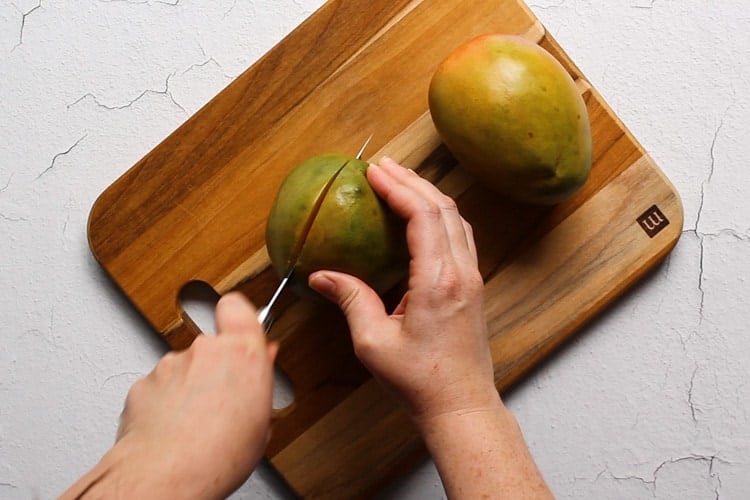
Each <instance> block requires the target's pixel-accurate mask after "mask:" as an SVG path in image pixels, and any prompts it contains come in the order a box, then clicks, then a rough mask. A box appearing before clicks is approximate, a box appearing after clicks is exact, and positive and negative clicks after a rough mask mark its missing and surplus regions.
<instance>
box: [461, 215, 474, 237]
mask: <svg viewBox="0 0 750 500" xmlns="http://www.w3.org/2000/svg"><path fill="white" fill-rule="evenodd" d="M461 223H462V224H463V225H464V231H466V235H467V236H468V237H470V238H473V237H474V228H473V227H472V225H471V223H470V222H468V221H467V220H466V219H464V218H463V217H461Z"/></svg>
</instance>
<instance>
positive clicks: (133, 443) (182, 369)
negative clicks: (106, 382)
mask: <svg viewBox="0 0 750 500" xmlns="http://www.w3.org/2000/svg"><path fill="white" fill-rule="evenodd" d="M216 327H217V330H218V333H217V335H216V336H215V337H208V336H200V337H198V338H196V339H195V341H194V342H193V344H192V346H191V347H190V348H189V349H187V350H185V351H183V352H179V353H174V352H173V353H168V354H166V355H165V356H164V357H163V358H162V359H161V360H160V361H159V363H158V364H157V365H156V368H155V369H154V370H153V371H152V372H151V373H150V374H149V375H148V376H146V377H145V378H143V379H141V380H139V381H138V382H136V383H135V384H134V385H133V386H132V388H131V389H130V392H129V393H128V396H127V400H126V402H125V408H124V410H123V412H122V417H121V422H120V428H119V431H118V434H117V442H116V444H115V446H114V447H113V448H112V450H110V452H109V453H108V454H107V455H106V456H105V457H104V459H103V460H102V462H101V463H100V466H99V468H100V469H101V470H100V476H98V477H96V478H93V481H90V482H89V486H88V487H87V490H88V488H99V490H96V491H100V492H102V493H110V494H111V493H113V492H112V491H109V490H108V488H109V487H112V486H113V485H114V486H115V487H118V488H120V489H121V490H123V491H120V493H126V494H127V496H129V497H132V498H225V497H226V496H228V495H229V494H230V493H231V492H233V491H234V490H235V489H237V488H238V487H239V486H240V485H242V483H243V482H244V481H245V480H246V479H247V477H248V476H249V475H250V473H251V472H252V470H253V469H254V467H255V466H256V465H257V463H258V462H259V461H260V459H261V457H262V455H263V452H264V450H265V446H266V445H267V443H268V439H269V436H270V434H269V433H270V430H269V429H270V427H269V424H270V415H271V402H272V385H273V360H274V358H275V356H276V351H277V345H276V344H271V345H267V344H266V340H265V335H264V333H263V331H262V329H261V326H260V325H259V324H258V321H257V319H256V313H255V310H254V309H253V307H252V305H250V303H249V302H248V301H247V300H246V299H245V298H244V297H243V296H242V295H240V294H238V293H230V294H228V295H226V296H224V297H223V298H222V299H221V300H220V301H219V303H218V304H217V306H216ZM91 491H94V490H91ZM92 496H96V495H93V493H92ZM104 496H108V495H104Z"/></svg>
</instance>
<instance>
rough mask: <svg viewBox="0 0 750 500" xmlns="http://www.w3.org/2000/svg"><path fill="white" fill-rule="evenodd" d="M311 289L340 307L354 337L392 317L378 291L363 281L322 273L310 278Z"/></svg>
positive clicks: (339, 274) (332, 273)
mask: <svg viewBox="0 0 750 500" xmlns="http://www.w3.org/2000/svg"><path fill="white" fill-rule="evenodd" d="M308 284H309V285H310V288H312V289H313V290H315V291H316V292H318V293H319V294H321V295H323V296H324V297H326V298H327V299H328V300H330V301H332V302H335V303H337V304H338V305H339V307H340V308H341V310H342V311H343V313H344V315H345V316H346V321H347V323H349V329H350V330H351V332H352V335H354V336H356V335H357V334H358V332H364V331H366V330H367V329H368V328H372V327H373V325H375V324H377V323H380V322H382V321H383V319H385V318H386V317H387V316H388V315H387V313H386V311H385V305H383V301H382V300H380V297H378V294H377V293H375V290H373V289H372V288H370V287H369V286H367V284H366V283H364V282H363V281H362V280H360V279H358V278H355V277H354V276H350V275H348V274H344V273H339V272H335V271H318V272H316V273H313V274H311V275H310V278H309V280H308Z"/></svg>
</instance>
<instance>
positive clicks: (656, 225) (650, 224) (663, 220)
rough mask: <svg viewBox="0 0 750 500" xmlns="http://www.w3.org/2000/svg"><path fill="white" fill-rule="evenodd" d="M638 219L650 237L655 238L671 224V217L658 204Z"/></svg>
mask: <svg viewBox="0 0 750 500" xmlns="http://www.w3.org/2000/svg"><path fill="white" fill-rule="evenodd" d="M637 220H638V224H640V226H641V228H642V229H643V230H644V231H646V234H647V235H648V236H649V238H653V237H654V236H656V235H657V234H659V232H660V231H661V230H662V229H664V228H665V227H667V226H668V225H669V219H667V216H666V215H664V213H663V212H662V211H661V210H659V207H657V206H656V205H654V206H652V207H651V208H649V209H648V210H646V211H645V212H643V214H641V216H640V217H638V219H637Z"/></svg>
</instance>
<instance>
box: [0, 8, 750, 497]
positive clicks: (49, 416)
mask: <svg viewBox="0 0 750 500" xmlns="http://www.w3.org/2000/svg"><path fill="white" fill-rule="evenodd" d="M321 3H322V2H321V1H320V0H296V1H295V0H282V1H279V0H263V1H261V0H256V1H249V0H227V1H214V2H199V1H196V0H192V1H191V0H109V1H106V0H98V1H80V0H79V1H59V2H52V1H49V0H42V1H41V2H39V1H38V0H32V1H26V0H14V1H9V0H3V1H2V2H0V136H2V138H3V140H2V141H0V315H2V319H3V323H2V324H3V327H2V335H3V342H2V343H0V498H9V499H15V498H19V499H25V498H50V497H53V496H54V495H55V494H56V493H59V492H60V491H61V490H62V489H64V488H65V487H66V486H67V485H68V484H70V482H72V481H73V480H74V479H75V478H76V477H77V476H78V475H80V474H81V473H83V472H84V471H85V470H86V469H87V468H88V467H90V466H91V465H92V464H93V463H94V462H95V461H96V460H97V459H98V458H99V457H100V456H101V454H102V453H103V452H104V451H105V450H106V449H107V447H108V446H109V445H110V444H111V442H112V438H113V436H114V433H115V429H116V425H117V424H116V423H117V418H118V415H119V411H120V409H121V406H122V402H123V398H124V396H125V394H126V392H127V389H128V387H129V386H130V384H132V383H133V382H134V381H135V380H136V379H137V378H138V377H140V376H142V375H144V374H145V373H147V372H148V371H149V370H150V369H151V368H152V366H153V364H154V363H155V362H156V360H157V359H158V357H159V356H160V355H161V354H162V347H161V345H160V344H158V343H157V342H156V341H155V340H154V338H153V335H152V333H151V332H150V331H149V329H148V327H147V326H146V325H145V324H144V323H143V322H142V320H141V319H140V318H139V317H138V316H137V315H136V314H134V312H133V311H132V309H131V308H130V306H129V305H128V304H127V303H126V302H125V300H124V299H123V298H122V297H121V296H120V294H119V292H117V291H116V290H115V289H114V288H113V287H112V285H111V283H110V282H109V280H108V279H107V278H106V276H105V275H104V274H103V273H102V271H101V270H100V269H99V267H98V265H97V264H96V263H95V261H94V260H93V258H92V257H91V254H90V252H89V250H88V246H87V242H86V219H87V217H88V212H89V209H90V207H91V205H92V203H93V201H94V200H95V199H96V197H97V196H98V195H99V194H100V193H101V192H102V191H103V190H104V189H105V188H106V187H107V186H108V185H109V184H111V183H112V182H113V181H114V180H115V179H116V178H117V177H119V176H120V175H121V174H122V173H123V172H124V171H125V170H127V169H128V168H129V167H130V166H131V165H132V164H133V163H135V162H136V161H137V160H138V159H140V158H141V157H142V156H143V155H144V154H145V153H147V152H148V151H149V150H150V149H151V148H153V147H154V146H155V145H156V144H158V143H159V142H160V141H161V140H162V139H163V138H164V137H165V136H166V135H168V134H169V133H170V132H171V131H172V130H174V129H175V128H176V127H178V126H179V125H180V124H181V123H183V122H184V121H185V120H186V119H187V117H188V116H190V115H191V114H192V113H194V112H195V111H196V110H197V109H198V108H200V106H202V105H203V104H204V103H205V102H207V101H208V100H209V99H210V98H211V97H213V96H214V95H215V94H216V93H217V92H219V91H220V90H221V89H222V88H223V87H225V86H226V85H227V84H228V83H229V82H230V81H231V80H232V79H233V78H234V77H236V76H237V75H238V74H240V73H241V72H242V71H243V70H244V69H246V68H247V67H248V66H249V65H251V64H252V63H253V62H254V61H255V60H256V59H257V58H258V57H260V56H261V55H262V54H263V53H264V52H265V51H266V50H268V49H269V48H270V47H271V46H272V45H273V44H274V43H276V42H277V41H278V40H279V39H281V37H283V35H284V34H286V33H287V32H289V31H291V30H292V29H293V28H294V27H295V26H296V25H297V24H299V22H301V21H302V20H303V19H304V18H305V17H306V16H307V15H309V14H310V13H311V12H312V11H314V9H315V8H317V7H318V6H319V5H320V4H321ZM530 6H531V8H532V10H534V11H535V12H536V13H537V14H538V15H539V16H540V18H541V20H542V21H543V22H544V23H545V25H546V26H547V28H548V29H549V30H550V31H551V32H552V34H553V35H554V36H555V37H556V38H557V39H558V41H559V42H560V43H561V44H562V46H563V47H564V48H565V49H566V51H567V52H568V53H569V54H570V55H571V56H572V58H573V59H574V60H575V62H576V63H577V64H578V66H579V67H580V68H581V69H582V70H583V72H584V73H585V74H586V75H587V77H588V78H589V80H590V81H591V82H592V83H593V84H594V86H596V87H597V89H598V90H599V91H600V92H601V93H602V94H603V96H604V97H605V99H607V101H608V102H609V103H610V105H611V106H612V107H613V108H614V109H615V111H616V112H617V113H618V115H619V116H620V118H621V119H622V120H623V121H624V122H625V124H626V125H627V126H628V127H629V128H630V130H631V131H632V132H633V134H634V135H635V136H636V138H637V139H638V140H639V141H640V142H641V143H642V144H643V145H644V147H645V148H646V149H647V150H648V151H649V153H650V154H651V155H652V156H653V157H654V159H655V160H656V161H657V163H658V164H659V165H660V166H661V167H662V169H663V170H664V171H665V173H666V174H667V175H668V177H669V178H670V179H671V180H672V182H673V183H674V184H675V186H676V187H677V189H678V191H679V192H680V194H681V196H682V198H683V202H684V207H685V226H684V234H683V237H682V239H681V240H680V242H679V244H678V246H677V248H676V249H675V250H674V252H673V253H672V254H671V255H670V256H669V258H668V259H667V260H666V261H665V263H664V264H663V265H662V266H660V267H659V268H658V269H657V270H656V271H655V272H654V273H653V274H652V275H651V276H649V277H648V278H647V279H645V280H644V281H643V282H642V283H641V284H640V285H639V286H637V287H635V288H634V289H633V290H632V291H630V292H629V293H627V294H626V295H625V296H624V297H622V298H621V299H620V300H618V301H617V303H616V304H615V305H614V306H613V307H611V308H610V309H609V310H608V311H606V313H605V314H604V315H602V316H600V317H599V318H598V319H597V320H595V321H594V322H593V323H592V324H590V325H589V326H588V327H586V328H584V330H583V331H582V332H581V334H580V335H579V336H578V337H576V339H575V340H574V341H573V342H572V343H570V344H569V345H568V346H567V347H566V348H565V349H563V350H562V352H560V353H559V354H558V355H556V356H554V357H553V358H552V359H551V360H550V361H549V362H548V363H546V364H545V365H544V366H543V367H541V368H540V369H539V370H537V371H535V372H534V373H533V374H532V375H531V376H530V377H529V378H527V379H526V380H525V381H524V382H523V383H522V384H521V385H519V386H518V387H517V388H515V389H514V390H513V391H512V392H511V393H509V394H507V395H506V400H507V402H508V404H509V405H510V406H511V407H512V409H513V410H514V412H515V413H516V415H517V416H518V418H519V420H520V422H521V425H522V427H523V429H524V432H525V435H526V437H527V439H528V441H529V444H530V446H531V448H532V451H533V453H534V455H535V457H536V459H537V461H538V463H539V465H540V467H541V469H542V471H543V473H544V475H545V477H546V478H547V480H548V481H549V483H550V485H551V486H552V488H553V490H554V491H555V493H556V494H557V496H558V497H559V498H571V499H572V498H608V499H618V498H623V499H625V498H627V499H633V498H645V499H649V498H658V499H671V498H674V499H713V498H719V497H721V498H728V499H731V498H736V499H744V498H750V453H748V451H749V450H750V422H748V415H750V402H749V398H750V373H749V372H750V368H748V360H749V359H750V335H749V334H750V331H749V330H750V327H748V324H750V308H749V307H748V297H750V201H748V200H747V193H748V192H750V174H748V173H747V168H748V164H750V144H748V141H747V140H746V139H745V137H744V132H745V130H746V127H747V125H748V123H750V98H749V97H748V91H750V66H748V65H747V64H746V61H747V60H748V58H749V57H750V49H749V48H748V47H750V12H748V10H747V7H746V6H745V3H744V2H743V1H742V0H733V1H725V2H706V1H698V0H680V1H677V0H671V1H669V0H634V1H631V2H621V1H619V0H618V1H616V0H599V1H594V0H591V1H584V0H562V1H561V0H556V1H549V2H544V1H540V0H537V1H534V2H531V3H530ZM394 78H397V75H394ZM272 483H273V481H272V478H271V475H270V474H269V473H268V472H267V471H265V470H260V471H259V472H258V473H256V474H254V475H253V477H252V478H251V479H250V481H248V483H247V484H246V485H245V486H243V488H242V489H241V490H240V491H239V492H238V493H237V494H236V495H235V497H236V498H259V497H260V498H279V497H282V496H283V492H280V490H278V489H277V488H276V486H274V485H273V484H272ZM391 493H392V494H394V495H398V496H399V497H400V498H414V499H417V498H441V497H442V496H443V493H442V488H441V486H440V483H439V481H438V479H437V477H436V475H435V471H434V468H433V467H432V466H431V464H430V463H429V462H428V463H426V464H424V465H423V466H422V467H420V468H419V469H418V470H417V471H415V473H414V474H412V475H411V476H410V477H409V478H407V479H406V480H405V481H404V482H402V483H401V484H399V485H397V486H396V487H395V489H394V490H392V491H391Z"/></svg>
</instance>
